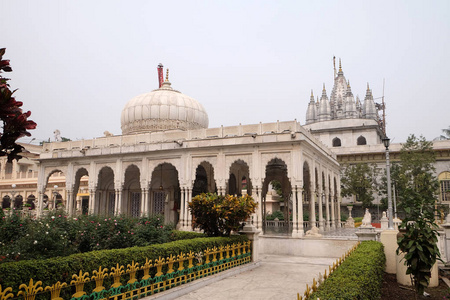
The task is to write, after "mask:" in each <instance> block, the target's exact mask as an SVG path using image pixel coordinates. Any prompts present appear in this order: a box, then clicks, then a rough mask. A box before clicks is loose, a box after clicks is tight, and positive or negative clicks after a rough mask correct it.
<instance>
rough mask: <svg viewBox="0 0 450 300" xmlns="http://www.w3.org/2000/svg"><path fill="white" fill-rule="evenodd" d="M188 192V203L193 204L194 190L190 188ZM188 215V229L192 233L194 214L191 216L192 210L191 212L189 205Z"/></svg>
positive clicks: (187, 208)
mask: <svg viewBox="0 0 450 300" xmlns="http://www.w3.org/2000/svg"><path fill="white" fill-rule="evenodd" d="M187 192H188V195H187V196H188V201H187V202H191V201H192V188H190V187H188V188H187ZM186 213H187V217H186V219H187V224H186V225H187V229H188V230H189V231H192V214H191V212H190V210H189V207H188V205H186Z"/></svg>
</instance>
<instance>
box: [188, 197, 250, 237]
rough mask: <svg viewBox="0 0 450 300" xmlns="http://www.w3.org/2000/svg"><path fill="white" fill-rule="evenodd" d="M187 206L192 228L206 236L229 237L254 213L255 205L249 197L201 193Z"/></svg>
mask: <svg viewBox="0 0 450 300" xmlns="http://www.w3.org/2000/svg"><path fill="white" fill-rule="evenodd" d="M188 205H189V209H190V210H191V213H192V216H193V221H194V227H198V228H200V229H202V230H203V231H204V232H205V233H206V234H207V235H208V236H229V235H230V234H231V232H232V231H238V230H239V228H240V227H241V224H242V222H244V221H245V220H246V219H247V218H248V217H250V215H251V214H252V213H254V212H255V209H256V206H257V203H256V202H255V201H254V200H253V198H252V197H251V196H249V195H245V196H242V197H236V196H232V195H226V196H222V195H217V194H211V193H207V194H205V193H202V194H200V195H197V196H195V197H194V198H193V199H192V201H190V202H189V204H188Z"/></svg>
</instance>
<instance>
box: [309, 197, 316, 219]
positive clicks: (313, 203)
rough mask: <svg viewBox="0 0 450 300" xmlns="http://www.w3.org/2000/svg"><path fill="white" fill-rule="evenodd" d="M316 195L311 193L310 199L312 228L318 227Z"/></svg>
mask: <svg viewBox="0 0 450 300" xmlns="http://www.w3.org/2000/svg"><path fill="white" fill-rule="evenodd" d="M315 198H316V193H315V192H311V196H310V199H309V225H310V226H311V228H313V227H316V201H315V200H316V199H315Z"/></svg>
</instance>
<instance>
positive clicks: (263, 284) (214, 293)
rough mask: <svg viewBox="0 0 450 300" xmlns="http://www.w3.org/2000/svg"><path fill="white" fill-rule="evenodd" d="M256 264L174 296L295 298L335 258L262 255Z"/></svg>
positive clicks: (198, 299)
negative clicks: (258, 264) (247, 269)
mask: <svg viewBox="0 0 450 300" xmlns="http://www.w3.org/2000/svg"><path fill="white" fill-rule="evenodd" d="M261 258H262V261H261V264H260V266H259V267H257V268H255V269H253V270H250V271H246V272H243V273H240V274H238V275H233V276H230V277H228V278H225V279H223V280H220V281H218V282H215V283H211V284H209V285H207V286H205V287H202V288H200V289H198V290H196V291H193V292H191V293H188V294H186V295H183V296H182V297H179V298H177V299H183V300H184V299H188V300H189V299H191V300H193V299H196V300H203V299H205V300H206V299H208V300H209V299H215V300H222V299H223V300H225V299H240V300H246V299H248V300H255V299H258V300H264V299H276V300H281V299H292V300H295V299H297V293H300V295H303V293H304V291H305V289H306V284H309V285H310V286H311V284H312V280H313V278H314V277H315V278H316V279H317V278H318V275H319V272H320V273H322V274H323V273H324V271H325V269H328V266H329V265H331V264H333V262H334V261H335V260H336V258H337V257H336V258H317V257H298V256H279V255H264V254H263V255H262V257H261Z"/></svg>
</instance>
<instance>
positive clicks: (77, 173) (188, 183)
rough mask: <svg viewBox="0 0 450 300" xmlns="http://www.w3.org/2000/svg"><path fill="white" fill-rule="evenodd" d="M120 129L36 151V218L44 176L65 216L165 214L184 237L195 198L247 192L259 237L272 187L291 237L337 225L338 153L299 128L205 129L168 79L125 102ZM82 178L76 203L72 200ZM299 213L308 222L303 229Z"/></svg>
mask: <svg viewBox="0 0 450 300" xmlns="http://www.w3.org/2000/svg"><path fill="white" fill-rule="evenodd" d="M121 127H122V135H120V136H105V137H100V138H95V139H91V140H82V141H68V142H52V143H46V144H44V147H43V151H42V153H41V155H40V158H39V159H38V160H39V178H38V184H37V190H38V205H37V210H38V213H42V210H43V208H44V206H45V201H44V195H45V194H46V191H48V189H49V187H48V185H49V183H48V180H49V178H50V176H51V175H52V174H54V173H58V174H59V173H63V174H64V175H65V182H64V189H65V193H64V194H65V195H66V197H65V203H64V205H65V206H66V209H67V211H68V213H69V214H76V213H82V212H88V213H93V214H102V215H117V214H127V215H131V216H145V215H153V214H164V216H165V219H166V222H171V223H175V224H177V227H178V228H180V229H183V230H191V228H192V227H191V225H192V216H191V214H190V212H189V210H188V207H187V203H188V202H189V201H190V200H191V199H192V197H194V196H195V195H197V194H199V193H202V192H217V193H219V194H236V195H241V194H244V193H248V194H250V195H252V196H253V197H254V198H255V200H256V201H257V202H258V204H259V206H258V209H257V212H256V213H255V214H254V216H253V217H252V221H253V223H254V225H255V226H257V227H258V228H262V229H264V226H265V223H264V216H265V215H266V213H267V211H266V207H265V198H266V195H267V193H268V187H269V184H270V182H271V181H273V180H277V181H279V182H280V183H281V185H282V194H283V199H285V200H284V201H286V203H287V204H285V205H284V207H285V214H286V222H285V225H284V226H285V227H286V230H287V231H288V232H289V234H291V235H292V236H293V237H301V236H302V235H303V234H304V228H306V227H311V226H317V227H320V228H321V229H322V230H328V229H331V228H336V227H339V226H340V210H339V207H340V205H339V194H340V189H339V186H340V180H339V172H340V166H339V164H338V162H337V160H336V155H335V154H334V153H333V152H331V151H330V149H328V148H327V147H326V146H325V145H324V144H323V143H322V142H320V141H319V140H318V139H316V138H315V137H314V136H313V135H312V134H311V133H309V132H308V131H307V130H305V129H304V128H303V127H302V126H300V124H299V123H298V122H297V121H288V122H274V123H259V124H253V125H239V126H231V127H218V128H208V115H207V113H206V111H205V109H204V108H203V106H202V105H201V104H200V103H199V102H198V101H196V100H194V99H193V98H191V97H188V96H186V95H184V94H182V93H180V92H179V91H176V90H174V89H173V88H172V87H171V83H170V82H169V80H168V76H167V77H166V80H165V81H164V82H163V83H162V84H161V86H160V88H158V89H156V90H154V91H151V92H149V93H146V94H143V95H139V96H137V97H135V98H133V99H131V100H130V101H129V102H128V103H126V105H125V107H124V109H123V110H122V114H121ZM87 177H88V179H87ZM82 178H84V180H86V179H87V185H88V189H87V190H88V193H89V195H88V197H84V198H83V197H82V198H80V197H77V193H78V192H79V189H80V182H81V181H82ZM304 205H305V207H306V209H307V210H308V211H307V212H304V211H303V207H304ZM316 209H317V212H316ZM304 213H307V214H308V215H309V216H312V217H310V218H309V222H307V223H304V220H303V215H304ZM289 215H290V216H292V217H291V219H292V220H291V221H290V222H289V221H288V218H289V217H288V216H289ZM316 215H318V217H317V219H315V216H316Z"/></svg>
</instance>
